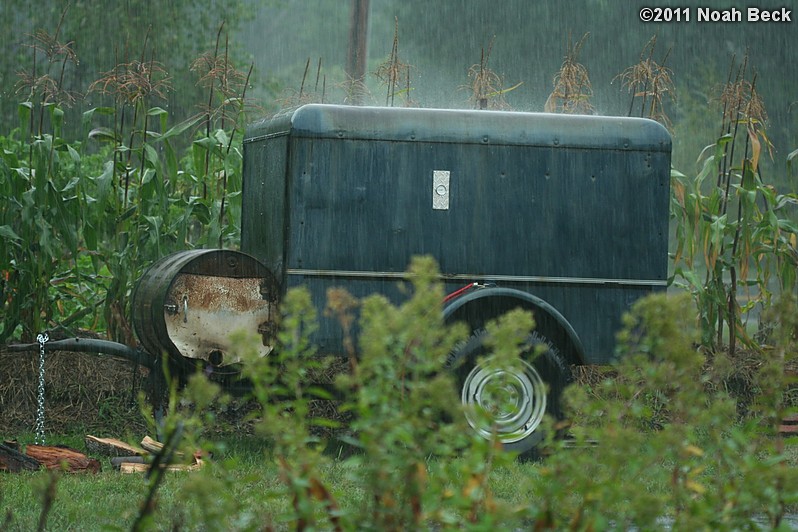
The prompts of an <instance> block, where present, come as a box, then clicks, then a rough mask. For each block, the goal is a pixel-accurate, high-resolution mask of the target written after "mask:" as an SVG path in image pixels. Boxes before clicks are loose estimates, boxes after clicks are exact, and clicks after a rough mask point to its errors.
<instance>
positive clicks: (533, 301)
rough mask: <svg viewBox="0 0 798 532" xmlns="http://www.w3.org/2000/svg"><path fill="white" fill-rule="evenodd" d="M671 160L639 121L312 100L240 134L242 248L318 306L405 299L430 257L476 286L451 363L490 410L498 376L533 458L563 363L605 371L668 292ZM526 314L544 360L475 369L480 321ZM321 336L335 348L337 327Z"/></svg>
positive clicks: (511, 429)
mask: <svg viewBox="0 0 798 532" xmlns="http://www.w3.org/2000/svg"><path fill="white" fill-rule="evenodd" d="M670 157H671V139H670V136H669V134H668V132H667V131H666V130H665V128H663V127H662V126H661V125H659V124H658V123H656V122H653V121H651V120H646V119H636V118H618V117H595V116H568V115H554V114H537V113H516V112H494V111H467V110H433V109H400V108H374V107H348V106H335V105H306V106H303V107H300V108H299V109H296V110H293V111H290V112H286V113H284V114H281V115H279V116H277V117H275V118H272V119H268V120H265V121H262V122H259V123H257V124H254V125H252V126H251V127H250V128H249V130H248V132H247V134H246V137H245V140H244V183H243V207H242V209H243V210H242V224H241V225H242V226H241V250H242V251H243V252H245V253H248V254H250V255H252V256H254V257H255V258H257V259H258V260H259V261H260V262H262V263H263V264H264V265H265V266H266V267H267V268H268V269H269V270H270V271H271V272H272V273H273V274H274V276H275V278H276V280H277V283H278V284H279V286H280V290H281V291H285V290H286V289H288V288H290V287H292V286H297V285H304V286H306V287H308V288H309V289H310V291H311V294H312V296H313V299H314V301H315V302H316V304H317V306H318V308H319V309H320V310H321V309H323V308H324V305H325V297H326V290H327V288H329V287H332V286H342V287H345V288H347V289H348V290H349V291H350V292H351V293H352V294H353V295H355V296H358V297H362V296H366V295H369V294H372V293H375V292H377V293H382V294H385V295H386V296H388V297H389V298H391V299H393V300H394V301H396V302H399V301H400V300H401V299H402V295H401V293H400V292H399V289H398V285H399V283H398V282H397V280H399V279H401V278H402V277H403V272H404V271H405V269H406V267H407V265H408V264H409V262H410V259H411V257H412V256H414V255H431V256H433V257H434V258H435V259H436V260H437V261H438V263H439V266H440V269H441V272H442V277H443V282H444V283H445V285H446V289H447V291H449V292H454V291H455V290H457V289H460V288H461V287H463V286H464V285H470V286H472V287H473V288H472V289H470V290H467V291H465V292H464V293H463V295H462V296H460V297H456V298H452V299H451V300H450V301H448V302H447V304H446V306H445V308H444V313H445V316H446V318H447V320H451V321H464V322H466V323H467V324H468V325H469V326H470V327H471V330H472V332H473V334H472V337H471V338H470V340H469V341H468V342H467V343H466V344H465V346H464V347H463V348H462V349H461V352H459V353H457V354H455V356H454V358H455V359H456V362H458V363H460V365H459V366H458V367H459V369H458V371H459V373H458V375H459V376H460V382H461V386H462V389H461V391H462V399H463V402H464V403H466V404H479V405H481V406H483V407H485V408H487V409H488V410H490V409H491V406H492V405H491V404H490V399H489V397H488V395H489V394H487V393H486V392H485V390H486V389H488V388H489V386H488V384H491V383H494V381H496V380H502V379H503V380H505V381H506V382H504V383H503V385H505V387H506V388H508V389H510V390H512V391H513V393H514V394H515V396H516V397H517V401H516V403H517V404H516V408H514V409H512V412H504V411H503V412H497V413H496V416H497V419H496V422H497V423H498V424H499V426H500V432H501V433H502V439H503V441H504V443H505V445H506V446H507V447H509V448H513V449H518V450H521V451H524V450H527V449H529V448H530V447H531V446H533V445H534V444H535V443H536V442H537V441H538V440H539V438H540V435H539V434H538V433H539V431H536V430H535V429H536V428H537V426H538V424H539V423H540V419H541V418H542V413H543V412H545V411H548V412H550V413H553V414H555V415H556V414H557V413H558V399H559V392H560V390H561V387H562V385H564V383H565V382H566V381H567V379H568V369H567V366H568V365H576V364H604V363H608V362H610V361H612V359H613V354H614V338H615V333H616V331H617V330H618V328H619V324H620V317H621V314H622V313H623V312H624V311H626V310H627V309H628V308H629V306H630V304H631V303H632V302H633V301H635V300H636V299H638V298H640V297H641V296H644V295H646V294H648V293H651V292H652V291H657V290H664V289H665V287H666V279H667V246H668V203H669V183H670ZM519 306H520V307H523V308H527V309H530V310H531V311H532V312H533V313H534V315H535V320H536V322H537V329H536V332H535V334H534V336H533V338H532V339H531V340H532V342H533V343H543V344H545V345H546V346H548V348H549V349H548V352H547V353H546V354H545V355H543V356H540V357H538V358H537V359H535V360H534V361H533V362H531V363H528V364H526V367H525V369H523V370H520V371H515V372H512V373H511V374H510V375H509V376H508V375H507V374H506V373H502V372H497V371H496V370H490V369H489V368H486V367H481V366H480V364H479V363H478V362H477V355H478V354H480V353H482V351H483V346H482V343H483V342H482V340H483V339H484V338H483V336H484V335H483V333H484V324H485V322H486V321H487V320H489V319H492V318H495V317H497V316H498V315H500V314H502V313H504V312H505V311H507V310H510V309H512V308H515V307H519ZM319 315H320V316H321V315H323V313H321V312H320V313H319ZM316 340H317V342H318V344H319V347H320V348H321V349H322V350H324V351H325V352H329V353H341V352H342V331H341V329H340V327H339V326H338V325H337V323H335V322H334V321H333V320H332V319H325V318H322V321H321V323H320V329H319V332H318V335H317V338H316ZM543 382H545V383H546V386H544V385H543ZM476 419H477V418H476V417H475V418H474V419H471V418H469V421H471V422H472V425H473V426H474V428H475V429H476V430H477V431H481V430H482V429H481V428H480V426H479V424H478V422H477V420H476Z"/></svg>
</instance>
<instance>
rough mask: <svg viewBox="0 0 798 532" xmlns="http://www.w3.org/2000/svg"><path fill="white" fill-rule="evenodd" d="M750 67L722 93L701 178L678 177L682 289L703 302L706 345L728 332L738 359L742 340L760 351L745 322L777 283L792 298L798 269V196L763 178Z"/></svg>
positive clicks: (761, 133)
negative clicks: (718, 130) (717, 128)
mask: <svg viewBox="0 0 798 532" xmlns="http://www.w3.org/2000/svg"><path fill="white" fill-rule="evenodd" d="M745 68H746V67H745V63H744V64H743V65H742V66H741V67H740V68H739V70H738V73H737V78H736V79H735V80H734V81H730V82H729V84H728V85H727V87H726V88H725V89H724V92H723V96H722V102H723V105H724V111H723V118H724V121H723V135H722V136H721V137H720V138H719V139H718V141H717V142H716V143H715V144H713V145H711V146H707V148H705V149H704V152H702V161H701V162H703V167H702V169H701V171H700V172H699V173H698V174H697V175H696V177H695V178H689V177H687V176H686V175H684V174H682V173H680V172H678V171H674V172H673V173H672V189H673V201H672V203H671V206H672V209H671V212H672V215H673V217H674V218H675V219H676V222H677V223H676V251H675V255H674V263H675V265H676V267H675V279H676V284H678V285H680V286H683V287H685V288H686V289H688V290H689V291H690V292H691V293H692V294H693V296H694V298H695V300H696V302H697V303H698V310H699V313H700V316H701V323H702V336H701V341H702V343H703V344H704V345H706V346H708V347H715V346H719V345H721V344H722V341H723V332H724V325H725V327H726V330H728V331H729V349H730V351H731V352H732V353H734V351H735V346H736V340H738V339H739V340H741V341H742V342H743V343H744V344H745V345H746V346H747V347H754V345H753V342H752V341H751V339H750V336H749V335H748V334H747V332H746V329H745V327H744V323H743V315H744V314H745V313H746V312H748V311H750V310H752V309H754V308H756V307H757V306H759V307H760V308H768V307H769V306H770V302H771V298H772V296H773V290H774V287H773V283H772V282H771V281H772V280H775V281H776V285H777V291H778V292H781V293H786V294H789V293H793V291H794V290H795V286H796V285H795V272H796V267H798V252H797V251H796V235H798V225H796V224H795V222H794V221H792V220H791V219H790V212H791V209H794V206H795V205H796V204H798V196H796V195H795V194H779V193H778V192H777V191H776V189H775V188H774V187H773V186H772V185H769V184H767V183H766V182H765V181H764V179H763V176H762V172H761V165H760V164H759V161H760V157H761V155H762V153H763V151H762V150H763V148H765V149H767V148H768V146H769V142H768V139H767V136H766V133H765V130H764V121H765V114H764V109H763V106H762V102H761V99H760V98H759V95H758V94H757V92H756V89H755V83H753V82H748V81H747V80H745V79H744V74H745ZM730 79H731V76H730ZM740 144H742V147H741V146H740ZM741 149H742V155H740V150H741ZM737 157H739V159H738V158H737ZM713 178H714V179H713ZM702 272H705V273H704V275H703V276H704V278H703V279H701V276H702ZM774 274H775V279H773V275H774ZM743 296H744V297H743ZM741 299H742V302H741Z"/></svg>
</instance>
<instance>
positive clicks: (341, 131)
mask: <svg viewBox="0 0 798 532" xmlns="http://www.w3.org/2000/svg"><path fill="white" fill-rule="evenodd" d="M281 135H291V136H292V137H295V138H331V139H359V140H388V141H406V142H455V143H471V144H488V145H490V144H494V145H519V146H550V147H558V148H561V147H572V148H586V149H590V148H592V149H619V150H630V151H670V149H671V137H670V135H669V134H668V131H667V130H666V129H665V128H664V127H663V126H662V125H661V124H659V123H657V122H655V121H653V120H648V119H645V118H627V117H614V116H612V117H611V116H584V115H561V114H551V113H521V112H506V111H477V110H463V109H418V108H400V107H355V106H344V105H325V104H310V105H304V106H302V107H299V108H297V109H292V110H289V111H285V112H282V113H280V114H278V115H276V116H275V117H273V118H269V119H265V120H261V121H259V122H256V123H254V124H252V125H250V126H249V127H248V128H247V133H246V136H245V138H244V142H255V141H258V140H261V139H264V138H269V137H274V136H281Z"/></svg>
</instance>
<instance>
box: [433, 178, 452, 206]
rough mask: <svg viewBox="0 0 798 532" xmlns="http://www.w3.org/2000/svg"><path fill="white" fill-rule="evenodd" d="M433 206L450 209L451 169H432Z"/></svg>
mask: <svg viewBox="0 0 798 532" xmlns="http://www.w3.org/2000/svg"><path fill="white" fill-rule="evenodd" d="M432 208H433V209H435V210H439V211H448V210H449V170H433V171H432Z"/></svg>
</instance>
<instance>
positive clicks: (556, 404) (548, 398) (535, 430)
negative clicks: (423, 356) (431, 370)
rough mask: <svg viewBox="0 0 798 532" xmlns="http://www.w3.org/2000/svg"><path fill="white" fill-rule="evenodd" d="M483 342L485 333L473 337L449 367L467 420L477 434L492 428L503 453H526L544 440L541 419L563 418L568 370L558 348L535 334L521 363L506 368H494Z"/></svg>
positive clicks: (485, 434)
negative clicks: (563, 391)
mask: <svg viewBox="0 0 798 532" xmlns="http://www.w3.org/2000/svg"><path fill="white" fill-rule="evenodd" d="M485 338H486V333H485V331H484V330H482V331H478V332H475V333H474V334H472V335H471V337H470V338H469V339H468V341H467V342H466V343H465V344H464V345H463V346H462V348H460V349H459V350H458V351H457V352H455V353H454V357H453V359H452V363H451V367H452V368H453V370H454V372H455V376H456V382H457V386H458V390H459V393H460V400H461V403H462V405H463V407H464V412H465V417H466V421H467V422H468V424H469V425H470V426H471V428H472V429H473V430H474V431H475V432H476V433H477V434H478V435H479V436H482V437H483V438H486V439H487V438H490V437H492V435H493V432H494V430H495V431H496V434H497V436H498V439H499V441H500V442H501V443H502V445H503V446H504V448H505V449H506V450H508V451H514V452H518V453H519V454H520V455H527V456H528V455H531V454H532V453H533V452H534V449H535V447H536V446H537V445H538V444H539V443H540V442H541V441H542V439H543V436H544V434H543V431H542V430H541V427H540V425H541V422H542V421H543V418H544V417H545V415H546V414H548V415H550V416H553V417H554V418H555V419H561V418H562V407H561V396H562V390H563V389H564V388H565V386H566V385H567V384H568V382H569V380H570V379H569V378H568V376H569V372H568V369H567V368H566V366H565V364H564V363H563V361H562V357H561V356H560V353H559V351H558V350H557V348H556V347H555V346H553V345H552V344H551V342H549V341H548V339H547V338H546V337H544V336H543V335H541V334H540V333H538V332H535V333H533V334H532V335H531V336H530V338H529V344H528V345H529V347H528V349H527V350H526V351H525V353H522V356H521V359H520V360H518V361H517V363H515V364H513V365H511V366H509V367H502V366H499V365H497V364H496V362H495V360H493V358H492V357H491V356H490V354H489V352H488V351H487V349H486V347H485ZM541 347H542V348H543V349H542V352H541V353H540V354H539V355H537V356H533V353H535V352H536V351H537V350H538V349H539V348H541Z"/></svg>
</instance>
